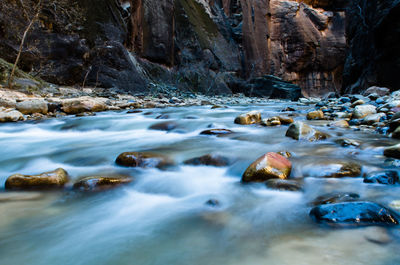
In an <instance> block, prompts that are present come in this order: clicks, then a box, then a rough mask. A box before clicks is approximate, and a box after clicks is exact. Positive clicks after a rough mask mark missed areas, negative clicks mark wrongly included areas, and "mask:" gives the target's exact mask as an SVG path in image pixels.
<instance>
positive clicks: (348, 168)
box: [323, 162, 361, 178]
mask: <svg viewBox="0 0 400 265" xmlns="http://www.w3.org/2000/svg"><path fill="white" fill-rule="evenodd" d="M360 175H361V165H359V164H357V163H355V162H347V163H344V164H343V165H342V166H341V167H340V169H339V170H338V171H336V172H333V173H331V174H329V175H326V176H323V177H324V178H345V177H352V178H354V177H359V176H360Z"/></svg>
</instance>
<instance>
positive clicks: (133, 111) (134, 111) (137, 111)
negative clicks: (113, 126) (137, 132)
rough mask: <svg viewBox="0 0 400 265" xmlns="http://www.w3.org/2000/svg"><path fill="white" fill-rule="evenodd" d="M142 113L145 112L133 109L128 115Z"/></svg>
mask: <svg viewBox="0 0 400 265" xmlns="http://www.w3.org/2000/svg"><path fill="white" fill-rule="evenodd" d="M141 112H143V111H142V110H135V109H132V110H128V111H127V112H126V113H127V114H134V113H141Z"/></svg>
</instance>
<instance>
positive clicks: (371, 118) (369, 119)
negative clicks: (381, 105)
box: [362, 113, 386, 125]
mask: <svg viewBox="0 0 400 265" xmlns="http://www.w3.org/2000/svg"><path fill="white" fill-rule="evenodd" d="M384 117H386V114H385V113H376V114H369V115H367V116H366V117H365V118H364V119H363V120H362V123H363V124H367V125H372V124H374V123H376V122H379V121H380V120H381V119H382V118H384Z"/></svg>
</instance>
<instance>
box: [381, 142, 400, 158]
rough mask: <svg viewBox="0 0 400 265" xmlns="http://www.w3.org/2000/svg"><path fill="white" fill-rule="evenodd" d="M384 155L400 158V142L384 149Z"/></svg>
mask: <svg viewBox="0 0 400 265" xmlns="http://www.w3.org/2000/svg"><path fill="white" fill-rule="evenodd" d="M383 155H385V156H387V157H393V158H398V159H400V144H396V145H393V146H389V147H387V148H385V149H384V150H383Z"/></svg>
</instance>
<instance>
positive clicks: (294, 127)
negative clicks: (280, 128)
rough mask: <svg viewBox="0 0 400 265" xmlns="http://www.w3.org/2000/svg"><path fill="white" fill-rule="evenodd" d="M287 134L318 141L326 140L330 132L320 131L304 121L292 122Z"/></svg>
mask: <svg viewBox="0 0 400 265" xmlns="http://www.w3.org/2000/svg"><path fill="white" fill-rule="evenodd" d="M286 136H287V137H291V138H293V139H295V140H308V141H318V140H324V139H327V138H328V137H329V135H328V134H326V133H323V132H320V131H318V130H316V129H314V128H312V127H310V126H308V125H307V124H305V123H303V122H299V121H297V122H294V123H292V124H291V125H290V126H289V128H288V130H287V131H286Z"/></svg>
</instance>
